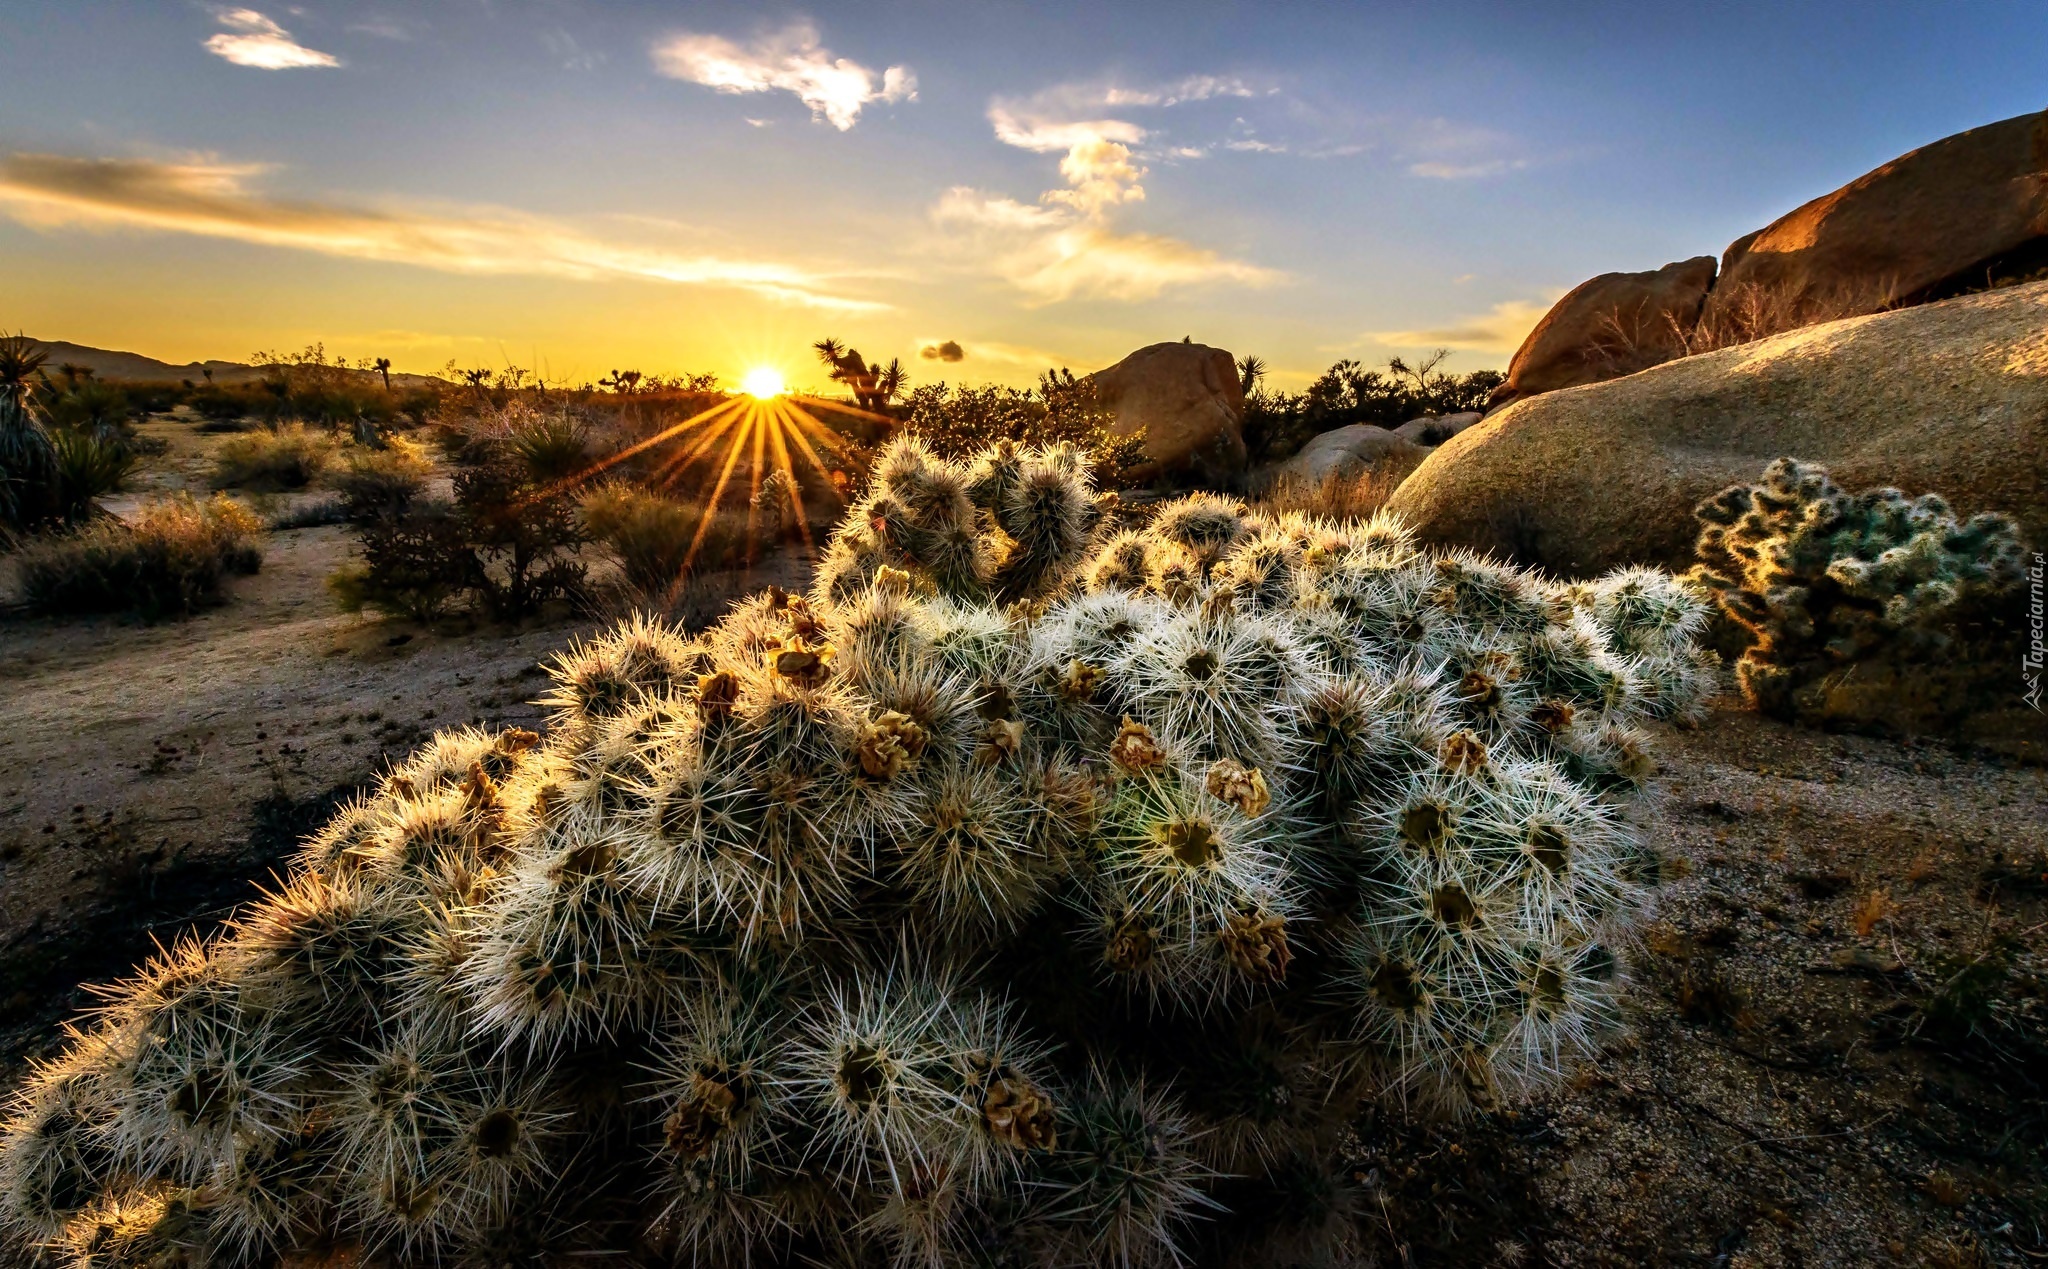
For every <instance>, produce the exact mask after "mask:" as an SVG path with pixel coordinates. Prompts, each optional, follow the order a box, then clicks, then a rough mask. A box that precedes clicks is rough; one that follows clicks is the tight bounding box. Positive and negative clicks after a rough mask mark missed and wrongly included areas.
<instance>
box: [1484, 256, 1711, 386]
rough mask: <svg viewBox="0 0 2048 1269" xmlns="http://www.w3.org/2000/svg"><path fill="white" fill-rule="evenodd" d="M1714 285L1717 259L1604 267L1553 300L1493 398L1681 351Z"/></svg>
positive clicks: (1628, 370) (1630, 368)
mask: <svg viewBox="0 0 2048 1269" xmlns="http://www.w3.org/2000/svg"><path fill="white" fill-rule="evenodd" d="M1713 285H1714V257H1712V256H1694V257H1693V258H1692V259H1690V260H1679V261H1677V262H1675V263H1672V264H1667V265H1665V266H1664V267H1663V268H1661V269H1649V270H1646V271H1644V272H1642V273H1603V274H1601V275H1600V276H1599V277H1597V278H1592V279H1590V280H1588V281H1585V282H1581V283H1579V285H1577V286H1575V287H1573V288H1572V289H1571V290H1570V291H1568V292H1566V293H1565V296H1564V298H1563V299H1560V300H1559V301H1558V302H1557V303H1555V304H1553V305H1551V306H1550V311H1549V312H1548V313H1545V314H1544V315H1543V320H1542V321H1540V322H1538V323H1536V329H1535V330H1532V331H1530V332H1529V336H1528V338H1527V339H1524V340H1523V341H1522V346H1521V347H1520V348H1519V349H1517V350H1516V352H1515V359H1514V360H1513V361H1511V362H1509V363H1508V377H1507V381H1506V382H1505V383H1503V384H1501V385H1500V387H1498V388H1496V389H1494V393H1493V404H1495V405H1500V404H1502V403H1504V402H1507V401H1512V400H1514V399H1515V398H1516V397H1530V396H1535V395H1536V394H1537V393H1539V392H1553V391H1555V390H1557V389H1558V388H1569V387H1573V386H1576V385H1578V384H1581V383H1597V382H1599V381H1600V380H1602V379H1612V378H1614V377H1616V376H1617V375H1625V374H1633V373H1635V372H1636V371H1638V370H1642V369H1645V368H1646V367H1649V366H1654V365H1657V364H1658V363H1660V362H1665V361H1669V360H1671V359H1672V358H1673V357H1678V356H1682V355H1683V354H1684V352H1685V339H1686V335H1687V333H1688V332H1690V331H1691V330H1692V328H1693V326H1694V324H1695V323H1697V322H1698V321H1699V319H1700V306H1701V305H1702V304H1704V303H1705V302H1706V299H1707V291H1708V288H1710V287H1712V286H1713Z"/></svg>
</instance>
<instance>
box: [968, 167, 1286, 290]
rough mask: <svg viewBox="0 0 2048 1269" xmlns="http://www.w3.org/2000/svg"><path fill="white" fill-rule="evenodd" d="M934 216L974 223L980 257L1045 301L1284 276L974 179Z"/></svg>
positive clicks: (1266, 281) (1266, 282) (974, 246)
mask: <svg viewBox="0 0 2048 1269" xmlns="http://www.w3.org/2000/svg"><path fill="white" fill-rule="evenodd" d="M1052 192H1054V193H1058V192H1060V191H1052ZM933 218H934V219H935V220H936V221H938V222H939V224H940V225H941V226H942V227H949V228H953V229H956V230H962V231H966V232H967V233H968V234H969V237H970V241H969V242H968V243H967V244H966V245H968V246H969V247H970V248H971V254H972V256H973V257H974V258H975V259H976V260H978V261H985V262H986V263H987V264H989V265H990V266H992V267H993V268H994V269H995V271H996V273H997V274H998V275H999V276H1001V277H1002V278H1003V279H1004V280H1006V281H1008V282H1009V283H1010V284H1011V285H1013V286H1015V287H1017V288H1018V289H1019V290H1021V291H1023V292H1025V293H1026V294H1027V295H1029V296H1031V297H1032V299H1033V300H1035V301H1036V302H1039V303H1054V302H1057V301H1060V300H1068V299H1074V298H1077V297H1085V298H1094V299H1111V300H1149V299H1152V298H1154V297H1156V296H1158V295H1159V294H1161V293H1162V292H1164V291H1166V290H1169V289H1171V288H1175V287H1183V286H1194V285H1205V284H1213V283H1217V282H1234V283H1238V284H1240V285H1245V286H1270V285H1272V284H1273V283H1276V282H1279V281H1281V280H1282V278H1283V275H1282V274H1280V273H1278V272H1276V271H1275V270H1272V269H1266V268H1261V267H1260V266H1258V265H1253V264H1246V263H1244V262H1242V261H1238V260H1231V259H1228V258H1226V257H1224V256H1222V255H1219V254H1218V253H1216V252H1214V251H1211V250H1209V249H1207V248H1205V247H1197V246H1193V245H1191V244H1189V243H1185V242H1181V241H1180V240H1178V239H1175V238H1167V237H1163V236H1160V235H1157V234H1142V233H1120V232H1117V231H1116V230H1114V229H1112V228H1110V227H1109V226H1108V225H1107V224H1104V223H1102V222H1101V221H1100V220H1099V219H1096V218H1093V217H1089V216H1085V215H1083V214H1081V213H1079V212H1077V211H1074V210H1071V209H1068V208H1050V207H1032V206H1029V205H1028V204H1024V203H1018V202H1015V201H1013V200H1011V199H1008V198H1003V197H1000V196H994V195H988V194H984V193H981V192H980V191H978V190H974V189H970V188H968V187H966V186H955V187H954V188H953V189H950V190H948V191H946V194H945V196H944V197H942V198H941V199H940V200H939V203H938V205H937V206H936V207H934V208H933Z"/></svg>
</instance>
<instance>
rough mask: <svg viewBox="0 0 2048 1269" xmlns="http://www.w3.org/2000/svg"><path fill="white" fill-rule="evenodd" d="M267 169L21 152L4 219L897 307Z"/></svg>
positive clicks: (492, 270) (1, 170)
mask: <svg viewBox="0 0 2048 1269" xmlns="http://www.w3.org/2000/svg"><path fill="white" fill-rule="evenodd" d="M263 171H264V169H263V168H262V167H260V166H257V165H251V164H229V163H220V162H216V161H213V160H208V159H193V160H188V161H186V162H181V163H169V162H158V161H154V160H148V159H81V158H73V157H69V156H65V155H54V154H15V155H13V156H12V157H10V158H8V159H7V160H5V161H4V162H0V211H4V212H5V213H6V214H8V215H11V216H12V217H13V218H14V219H16V220H18V221H21V222H22V223H24V224H28V225H31V226H35V227H39V228H63V227H79V226H82V227H87V228H102V229H118V228H128V229H140V230H153V231H158V232H165V233H184V234H194V235H198V236H201V237H207V238H225V239H231V240H234V241H237V242H248V243H256V244H259V245H262V246H270V247H287V248H292V249H295V250H300V251H312V252H317V253H319V254H321V255H329V256H342V257H346V258H350V259H356V260H378V261H386V262H390V263H396V264H408V265H415V266H418V267H421V268H428V269H440V270H444V271H446V272H450V273H473V274H498V275H515V274H524V275H529V276H541V277H561V278H577V279H585V280H605V279H621V278H623V279H636V280H640V281H648V282H670V283H677V284H681V285H691V286H717V287H730V288H733V289H736V290H741V291H747V292H751V293H752V294H755V295H760V296H765V297H767V298H769V299H773V300H777V301H781V302H784V303H791V304H804V305H811V306H814V307H819V308H830V309H838V310H842V311H874V310H879V309H886V308H888V307H889V306H888V305H886V304H881V303H877V302H875V301H872V300H862V299H854V298H849V297H845V296H840V295H836V294H833V293H831V292H829V291H827V290H825V289H823V286H824V279H823V277H822V276H821V275H819V274H815V273H812V272H809V271H806V270H804V269H800V268H797V267H796V266H793V265H789V264H784V263H780V262H777V261H766V260H743V259H730V258H726V257H721V256H713V255H701V254H686V253H683V252H678V251H672V250H667V249H663V248H660V247H654V246H646V245H641V244H636V243H629V242H618V241H613V240H609V239H606V238H602V237H598V236H595V235H592V234H590V233H587V232H585V231H583V230H580V229H577V228H575V227H573V226H571V225H569V224H566V223H564V222H562V221H559V220H554V219H551V218H548V217H543V216H534V215H529V214H526V213H522V212H517V211H512V210H509V209H503V208H468V209H458V210H430V209H405V208H400V209H392V210H372V209H364V208H354V207H347V206H341V205H337V204H332V203H323V202H313V201H301V200H291V199H281V198H275V197H271V196H269V195H266V194H263V193H261V192H259V191H257V190H254V189H252V188H251V187H250V184H249V182H250V180H251V178H253V177H256V176H258V175H260V174H261V173H262V172H263Z"/></svg>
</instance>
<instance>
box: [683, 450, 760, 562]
mask: <svg viewBox="0 0 2048 1269" xmlns="http://www.w3.org/2000/svg"><path fill="white" fill-rule="evenodd" d="M757 415H758V411H752V410H750V411H748V412H747V414H746V420H747V421H746V424H745V426H746V428H747V429H749V430H751V429H752V428H753V427H755V426H756V418H757ZM746 439H747V438H746V433H745V432H742V433H741V434H740V435H739V436H737V437H734V438H733V443H732V444H731V445H729V446H727V447H726V450H725V466H724V467H723V468H721V469H720V470H719V473H718V483H717V484H716V485H714V486H713V487H712V489H711V496H710V497H709V498H707V499H705V500H704V514H703V515H702V516H701V517H699V518H698V520H697V534H696V536H695V537H693V538H691V539H690V549H689V550H688V551H686V552H684V553H683V571H684V572H688V571H689V568H690V565H691V564H692V563H693V562H695V560H696V558H697V548H699V547H701V546H702V545H704V535H705V534H706V533H708V532H710V531H711V522H712V520H714V519H715V518H716V517H717V514H718V504H719V501H720V500H721V499H722V498H724V497H725V486H726V482H727V481H729V480H731V479H732V469H733V468H734V467H735V466H737V465H738V463H739V460H740V447H741V446H742V445H744V444H745V443H746Z"/></svg>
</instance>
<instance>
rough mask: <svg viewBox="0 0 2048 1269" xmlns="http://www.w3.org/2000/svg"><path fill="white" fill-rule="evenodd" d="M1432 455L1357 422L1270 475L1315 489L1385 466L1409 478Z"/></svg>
mask: <svg viewBox="0 0 2048 1269" xmlns="http://www.w3.org/2000/svg"><path fill="white" fill-rule="evenodd" d="M1474 417H1475V418H1476V417H1477V416H1476V415H1475V416H1474ZM1428 455H1429V450H1428V449H1426V448H1425V447H1423V446H1422V445H1419V444H1417V443H1416V442H1414V441H1413V440H1410V439H1408V438H1407V437H1403V436H1398V435H1396V434H1395V433H1393V432H1389V431H1388V430H1387V429H1386V428H1383V427H1380V426H1378V425H1376V424H1372V423H1353V424H1351V425H1350V426H1349V427H1340V428H1333V429H1332V430H1330V431H1328V432H1323V433H1321V434H1320V435H1317V436H1316V437H1314V438H1313V439H1311V440H1310V441H1309V443H1308V444H1306V445H1304V446H1302V447H1301V452H1300V453H1298V454H1296V455H1295V456H1294V457H1292V458H1290V459H1288V460H1287V461H1286V462H1283V463H1280V464H1277V465H1276V466H1274V467H1273V468H1272V470H1271V471H1270V473H1269V476H1270V479H1271V480H1272V482H1273V483H1274V484H1290V485H1298V486H1301V487H1304V488H1309V489H1313V488H1316V487H1318V486H1320V485H1322V484H1323V483H1324V482H1325V481H1329V480H1347V479H1350V478H1351V477H1354V476H1357V475H1359V474H1361V473H1363V472H1366V471H1369V470H1373V469H1376V468H1383V465H1387V466H1385V467H1384V469H1385V470H1390V471H1392V472H1394V473H1395V475H1396V476H1401V475H1406V474H1407V473H1408V472H1410V471H1412V470H1414V469H1415V466H1416V465H1417V464H1418V463H1420V462H1421V461H1422V460H1423V459H1424V458H1426V457H1428Z"/></svg>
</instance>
